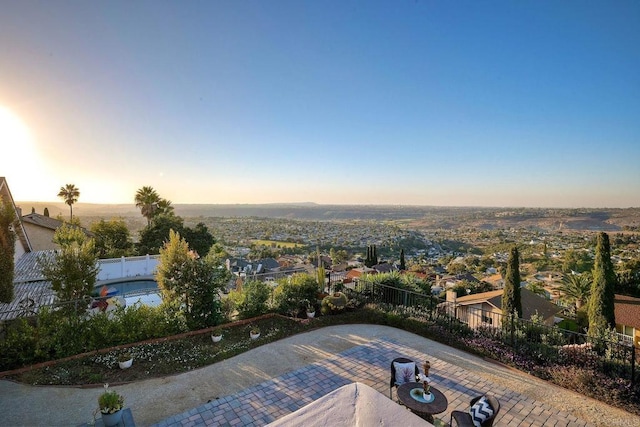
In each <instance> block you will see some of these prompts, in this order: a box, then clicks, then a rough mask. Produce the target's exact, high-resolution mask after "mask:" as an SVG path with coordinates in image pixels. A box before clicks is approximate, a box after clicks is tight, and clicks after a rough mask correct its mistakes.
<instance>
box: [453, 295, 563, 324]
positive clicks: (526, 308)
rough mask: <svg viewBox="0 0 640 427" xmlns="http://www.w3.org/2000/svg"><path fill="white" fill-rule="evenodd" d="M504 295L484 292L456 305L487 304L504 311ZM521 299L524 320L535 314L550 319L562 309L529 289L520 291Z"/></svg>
mask: <svg viewBox="0 0 640 427" xmlns="http://www.w3.org/2000/svg"><path fill="white" fill-rule="evenodd" d="M502 293H503V289H500V290H497V291H489V292H482V293H480V294H472V295H465V296H463V297H460V298H457V299H456V303H457V304H460V305H471V304H478V303H483V302H486V303H487V304H490V305H492V306H494V307H495V308H497V309H498V310H501V309H502ZM520 299H521V301H522V318H524V319H530V318H531V316H533V315H534V314H536V313H537V314H538V315H540V316H542V318H543V319H548V318H549V317H551V316H555V315H556V314H557V313H559V312H560V311H561V310H562V308H560V307H558V306H557V305H555V304H553V303H552V302H549V301H548V300H547V299H545V298H543V297H541V296H539V295H536V294H534V293H533V292H531V291H530V290H529V289H527V288H521V289H520Z"/></svg>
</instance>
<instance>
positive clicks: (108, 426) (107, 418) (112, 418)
mask: <svg viewBox="0 0 640 427" xmlns="http://www.w3.org/2000/svg"><path fill="white" fill-rule="evenodd" d="M121 420H122V411H121V410H120V411H117V412H114V413H113V414H102V423H103V424H104V425H105V427H114V426H117V425H118V424H120V421H121Z"/></svg>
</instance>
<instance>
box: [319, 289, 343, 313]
mask: <svg viewBox="0 0 640 427" xmlns="http://www.w3.org/2000/svg"><path fill="white" fill-rule="evenodd" d="M346 307H347V296H346V295H345V294H343V293H342V292H334V293H333V294H332V295H327V296H326V297H324V298H323V299H322V306H321V307H320V312H321V313H322V314H335V313H339V312H341V311H344V309H345V308H346Z"/></svg>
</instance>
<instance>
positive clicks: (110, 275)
mask: <svg viewBox="0 0 640 427" xmlns="http://www.w3.org/2000/svg"><path fill="white" fill-rule="evenodd" d="M159 257H160V255H146V256H136V257H128V258H125V257H122V258H110V259H101V260H99V261H98V264H99V266H100V271H99V272H98V277H97V280H98V281H103V280H113V279H121V278H125V277H137V276H151V275H153V274H154V273H155V272H156V267H157V266H158V258H159Z"/></svg>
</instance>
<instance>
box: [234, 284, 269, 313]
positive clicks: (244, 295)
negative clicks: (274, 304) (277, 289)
mask: <svg viewBox="0 0 640 427" xmlns="http://www.w3.org/2000/svg"><path fill="white" fill-rule="evenodd" d="M270 297H271V288H270V287H269V285H268V284H266V283H264V282H260V281H257V280H250V281H248V282H247V283H246V284H245V285H244V288H243V291H242V292H241V295H240V303H239V304H238V316H239V317H240V318H241V319H248V318H250V317H256V316H260V315H262V314H265V313H267V312H268V311H269V306H268V305H267V302H268V301H269V298H270Z"/></svg>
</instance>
